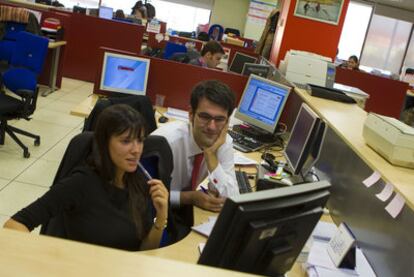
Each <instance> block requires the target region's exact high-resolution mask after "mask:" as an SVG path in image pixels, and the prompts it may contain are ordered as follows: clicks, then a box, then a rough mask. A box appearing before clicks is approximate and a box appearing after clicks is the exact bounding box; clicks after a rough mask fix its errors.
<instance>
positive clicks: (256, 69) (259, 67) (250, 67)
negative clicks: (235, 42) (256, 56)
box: [242, 63, 271, 78]
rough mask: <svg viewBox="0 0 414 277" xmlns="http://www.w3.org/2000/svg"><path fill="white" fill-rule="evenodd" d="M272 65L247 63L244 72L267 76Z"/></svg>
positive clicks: (245, 73) (248, 74)
mask: <svg viewBox="0 0 414 277" xmlns="http://www.w3.org/2000/svg"><path fill="white" fill-rule="evenodd" d="M270 70H271V67H270V66H269V65H264V64H257V63H245V64H244V66H243V72H242V74H243V75H245V76H250V74H255V75H257V76H260V77H263V78H267V77H268V76H269V72H270Z"/></svg>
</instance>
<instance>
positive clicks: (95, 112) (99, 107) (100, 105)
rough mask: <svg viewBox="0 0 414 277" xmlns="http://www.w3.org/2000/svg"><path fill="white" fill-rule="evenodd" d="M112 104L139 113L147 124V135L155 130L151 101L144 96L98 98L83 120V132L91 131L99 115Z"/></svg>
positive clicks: (155, 124)
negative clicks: (132, 109) (121, 105)
mask: <svg viewBox="0 0 414 277" xmlns="http://www.w3.org/2000/svg"><path fill="white" fill-rule="evenodd" d="M114 104H127V105H130V106H131V107H132V108H134V109H135V110H137V111H138V112H140V113H141V115H142V116H143V117H144V118H145V121H146V123H147V128H148V134H149V133H152V131H154V130H155V129H156V128H157V123H156V122H155V116H154V110H153V108H152V103H151V100H150V99H149V97H148V96H146V95H135V96H125V97H110V98H100V99H99V100H98V101H97V102H96V104H95V106H94V108H93V109H92V111H91V113H90V114H89V116H88V118H87V119H86V120H85V124H84V126H83V131H93V130H94V128H95V125H96V122H97V119H98V116H99V114H100V113H101V112H102V111H103V110H104V109H105V108H107V107H109V106H111V105H114Z"/></svg>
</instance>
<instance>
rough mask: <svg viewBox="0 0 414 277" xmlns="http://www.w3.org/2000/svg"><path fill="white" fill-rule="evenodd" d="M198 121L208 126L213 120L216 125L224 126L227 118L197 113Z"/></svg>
mask: <svg viewBox="0 0 414 277" xmlns="http://www.w3.org/2000/svg"><path fill="white" fill-rule="evenodd" d="M197 116H198V119H200V121H201V123H203V124H209V123H210V121H212V120H214V122H215V123H216V125H224V124H226V122H227V116H220V115H219V116H212V115H210V114H208V113H204V112H199V113H197Z"/></svg>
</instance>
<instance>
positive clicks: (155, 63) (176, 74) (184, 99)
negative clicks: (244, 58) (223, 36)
mask: <svg viewBox="0 0 414 277" xmlns="http://www.w3.org/2000/svg"><path fill="white" fill-rule="evenodd" d="M105 51H107V52H114V53H119V54H125V55H134V56H138V55H136V54H135V53H133V52H127V51H120V50H117V49H111V48H105V47H102V48H101V49H100V55H99V62H98V63H97V65H98V70H97V71H96V78H95V86H94V93H99V94H106V95H109V94H110V92H107V91H101V90H99V85H100V84H99V82H100V78H101V70H102V62H103V54H104V52H105ZM142 57H144V58H147V59H150V60H151V64H150V69H149V73H148V83H147V95H148V96H149V97H150V98H151V101H152V103H155V97H156V94H160V95H164V96H165V101H164V106H166V107H173V108H178V109H183V110H188V108H189V106H190V94H191V91H192V89H193V87H194V86H195V85H196V84H197V83H199V82H201V81H204V80H219V81H222V82H223V83H225V84H227V85H228V86H229V87H230V88H231V89H232V90H233V92H234V93H235V95H236V103H238V102H239V100H240V97H241V95H242V93H243V90H244V87H245V85H246V82H247V77H246V76H242V75H239V74H233V73H228V72H222V71H219V70H213V69H207V68H202V67H198V66H193V65H189V64H183V63H178V62H174V61H168V60H163V59H158V58H153V57H146V56H142Z"/></svg>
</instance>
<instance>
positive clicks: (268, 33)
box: [255, 9, 280, 59]
mask: <svg viewBox="0 0 414 277" xmlns="http://www.w3.org/2000/svg"><path fill="white" fill-rule="evenodd" d="M279 15H280V11H279V9H274V10H273V11H271V12H270V14H269V16H268V17H267V20H266V25H265V28H264V30H263V33H262V36H261V37H260V40H259V41H258V43H257V46H256V50H255V52H256V53H257V54H259V55H262V56H263V57H264V58H265V59H269V58H270V52H271V50H272V45H273V38H274V36H275V32H276V29H277V23H278V20H279Z"/></svg>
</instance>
